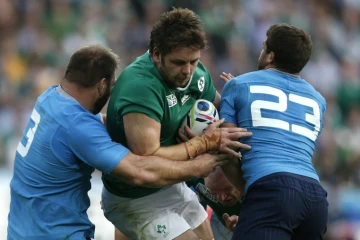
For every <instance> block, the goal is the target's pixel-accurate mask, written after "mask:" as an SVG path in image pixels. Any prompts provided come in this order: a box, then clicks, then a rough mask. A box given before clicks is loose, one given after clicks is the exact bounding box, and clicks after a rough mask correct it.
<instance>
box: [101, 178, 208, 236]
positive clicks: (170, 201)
mask: <svg viewBox="0 0 360 240" xmlns="http://www.w3.org/2000/svg"><path fill="white" fill-rule="evenodd" d="M102 208H103V211H104V215H105V217H106V218H107V219H108V220H109V221H110V222H111V223H112V224H114V225H115V227H116V228H117V229H119V230H120V231H121V232H122V233H124V234H125V235H126V236H127V237H129V238H130V239H132V240H135V239H136V240H137V239H139V240H143V239H164V240H167V239H174V238H175V237H178V236H179V235H181V234H182V233H184V232H186V231H187V230H189V229H195V228H197V227H198V226H199V225H200V224H201V223H203V222H204V221H205V220H206V218H207V212H206V211H205V210H204V208H203V206H202V205H201V204H200V203H199V200H198V198H197V196H196V194H195V193H194V192H193V191H192V190H191V189H190V188H188V187H187V186H186V184H185V183H178V184H175V185H172V186H171V187H169V188H166V189H164V190H160V191H158V192H155V193H153V194H150V195H148V196H145V197H142V198H136V199H132V198H122V197H118V196H116V195H114V194H112V193H110V192H108V191H107V190H106V189H105V188H103V191H102Z"/></svg>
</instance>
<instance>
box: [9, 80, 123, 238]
mask: <svg viewBox="0 0 360 240" xmlns="http://www.w3.org/2000/svg"><path fill="white" fill-rule="evenodd" d="M128 152H129V150H128V149H127V148H125V147H123V146H121V145H119V144H116V143H114V142H113V141H112V140H111V139H110V137H109V135H108V133H107V131H106V129H105V127H104V125H103V124H102V122H101V121H100V119H99V117H98V116H96V115H94V114H92V113H90V112H88V111H87V110H86V109H85V108H83V107H82V106H81V105H80V104H79V103H78V102H77V101H76V100H75V99H74V98H72V97H71V96H70V95H68V94H67V93H66V92H64V91H63V90H62V89H61V87H60V86H53V87H50V88H49V89H48V90H47V91H45V92H44V93H43V94H42V95H40V96H39V98H38V99H37V102H36V105H35V107H34V109H33V112H32V114H31V117H30V120H29V122H28V124H27V126H26V128H25V130H24V133H23V136H22V138H21V140H20V143H19V145H18V148H17V152H16V156H15V163H14V175H13V178H12V180H11V183H10V188H11V203H10V212H9V216H8V239H11V240H12V239H14V240H21V239H27V240H29V239H36V240H41V239H46V240H48V239H62V240H63V239H68V240H71V239H86V238H93V237H94V228H95V227H94V225H93V224H92V223H91V222H90V220H89V218H88V216H87V213H86V211H87V209H88V208H89V205H90V200H89V197H88V191H89V190H90V188H91V183H90V179H91V174H92V172H93V171H94V169H95V168H96V169H98V170H100V171H102V172H104V173H107V174H109V173H110V172H112V170H113V169H114V168H115V167H116V165H117V164H118V163H119V162H120V161H121V159H122V158H123V157H124V156H125V155H126V154H128Z"/></svg>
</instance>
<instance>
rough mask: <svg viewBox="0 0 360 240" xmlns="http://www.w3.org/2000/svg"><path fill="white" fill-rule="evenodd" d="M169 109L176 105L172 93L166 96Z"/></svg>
mask: <svg viewBox="0 0 360 240" xmlns="http://www.w3.org/2000/svg"><path fill="white" fill-rule="evenodd" d="M166 99H167V102H168V105H169V107H173V106H175V105H176V104H177V99H176V96H175V94H174V93H172V94H170V95H167V96H166Z"/></svg>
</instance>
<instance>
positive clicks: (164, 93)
mask: <svg viewBox="0 0 360 240" xmlns="http://www.w3.org/2000/svg"><path fill="white" fill-rule="evenodd" d="M215 94H216V89H215V87H214V85H213V82H212V79H211V77H210V74H209V72H208V70H207V69H206V68H205V67H204V66H203V65H202V64H201V62H199V63H198V66H197V68H196V69H195V71H194V74H193V76H192V77H191V80H190V81H189V83H188V85H187V86H186V87H184V88H176V89H172V88H169V87H168V86H167V84H166V83H165V82H164V81H163V79H162V77H161V75H160V73H159V71H158V70H157V68H156V67H155V65H154V63H153V61H152V59H151V55H150V54H149V52H147V53H145V54H144V55H142V56H140V57H138V58H137V59H136V60H135V61H134V62H132V63H131V64H130V65H129V66H128V67H126V68H125V69H124V70H123V72H122V73H121V75H120V76H119V78H118V79H117V81H116V84H115V86H114V88H113V90H112V92H111V97H110V101H109V105H108V110H107V129H108V132H109V134H110V136H111V138H112V139H113V140H114V141H116V142H118V143H121V144H123V145H124V146H126V147H127V146H128V145H127V142H126V136H125V131H124V122H123V115H125V114H127V113H134V112H136V113H143V114H145V115H147V116H148V117H150V118H152V119H154V120H156V121H158V122H159V123H161V136H160V144H161V146H170V145H175V144H177V142H176V134H177V129H178V128H179V126H180V124H181V121H182V119H183V118H184V117H185V115H186V114H187V113H188V112H189V111H190V109H191V108H192V106H193V105H194V103H195V101H196V100H197V99H207V100H209V101H211V102H213V101H214V99H215ZM149 141H151V139H149ZM102 179H103V183H104V186H105V188H106V189H107V190H108V191H109V192H111V193H113V194H115V195H117V196H120V197H128V198H138V197H143V196H146V195H149V194H151V193H154V192H156V191H158V190H159V188H143V187H134V186H131V185H128V184H126V183H124V182H121V181H120V180H119V179H117V178H115V177H113V176H110V175H106V174H103V177H102Z"/></svg>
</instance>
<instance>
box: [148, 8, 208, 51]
mask: <svg viewBox="0 0 360 240" xmlns="http://www.w3.org/2000/svg"><path fill="white" fill-rule="evenodd" d="M182 47H190V48H193V49H198V50H202V49H204V48H206V47H207V40H206V37H205V32H204V29H203V26H202V23H201V20H200V17H199V16H198V15H196V14H195V13H194V12H193V11H191V10H189V9H186V8H173V9H172V10H171V11H168V12H165V13H163V14H162V15H161V16H160V19H159V20H158V21H157V22H156V23H155V25H154V26H153V28H152V31H151V34H150V43H149V51H150V53H151V54H152V53H153V50H154V48H156V49H158V51H159V52H160V53H161V54H163V55H166V54H168V53H170V52H171V51H172V50H174V49H176V48H182Z"/></svg>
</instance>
